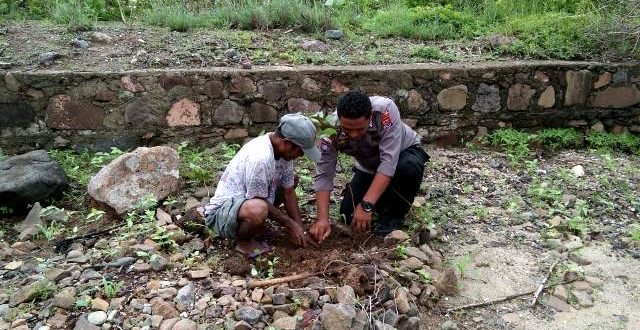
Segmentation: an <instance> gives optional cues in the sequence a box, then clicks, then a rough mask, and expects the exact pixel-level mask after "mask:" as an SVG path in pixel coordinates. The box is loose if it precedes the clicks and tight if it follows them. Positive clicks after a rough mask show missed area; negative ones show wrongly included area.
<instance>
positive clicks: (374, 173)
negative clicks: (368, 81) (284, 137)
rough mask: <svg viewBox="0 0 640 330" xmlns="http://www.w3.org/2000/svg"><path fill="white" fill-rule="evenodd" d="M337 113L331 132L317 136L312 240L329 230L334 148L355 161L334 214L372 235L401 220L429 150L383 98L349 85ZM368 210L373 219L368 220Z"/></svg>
mask: <svg viewBox="0 0 640 330" xmlns="http://www.w3.org/2000/svg"><path fill="white" fill-rule="evenodd" d="M337 115H338V121H339V124H338V125H337V134H336V135H335V136H331V137H327V138H323V139H321V140H320V145H319V146H320V152H321V155H322V156H321V158H320V161H319V162H318V163H317V166H316V171H317V173H316V177H315V183H314V189H315V191H316V206H317V217H318V219H317V221H316V223H315V224H313V226H312V227H311V229H310V230H309V232H310V234H311V235H312V237H313V238H314V239H315V240H316V241H317V242H318V243H321V242H322V241H323V240H325V239H326V238H327V237H328V236H329V234H330V233H331V225H330V223H329V198H330V195H331V190H332V189H333V179H334V177H335V173H336V164H337V159H338V152H343V153H345V154H347V155H350V156H353V157H354V158H355V160H356V163H355V166H354V169H353V171H354V175H353V178H352V179H351V182H349V183H348V184H347V186H346V188H345V190H344V191H343V196H344V198H343V200H342V204H341V205H340V214H341V215H342V216H344V219H345V220H346V221H347V222H350V223H351V227H352V229H353V230H354V231H355V232H364V231H367V230H370V229H372V230H373V233H374V234H376V235H386V234H388V233H389V232H391V231H393V230H395V229H398V228H400V227H401V226H402V224H403V222H404V218H405V216H406V215H407V213H408V212H409V209H410V208H411V204H412V203H413V199H414V198H415V196H416V194H417V193H418V191H419V189H420V183H421V182H422V175H423V173H424V166H425V163H426V162H427V161H428V159H429V156H428V155H427V153H426V152H425V151H424V150H423V149H422V147H421V146H420V137H419V136H418V134H417V133H416V132H415V131H414V130H412V129H411V128H410V127H409V126H407V125H406V124H404V123H403V122H402V120H401V118H400V111H399V110H398V107H397V106H396V104H395V103H394V102H393V100H391V99H389V98H386V97H381V96H372V97H368V96H367V95H366V94H365V93H363V92H360V91H351V92H348V93H347V94H345V95H344V96H343V97H342V98H341V99H340V100H339V102H338V107H337ZM374 213H375V214H376V215H377V219H376V221H375V223H374V224H373V225H372V216H373V214H374Z"/></svg>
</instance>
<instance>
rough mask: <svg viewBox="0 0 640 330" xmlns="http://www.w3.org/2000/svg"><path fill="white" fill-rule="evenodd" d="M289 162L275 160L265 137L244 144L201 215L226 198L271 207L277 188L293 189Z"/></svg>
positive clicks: (214, 209)
mask: <svg viewBox="0 0 640 330" xmlns="http://www.w3.org/2000/svg"><path fill="white" fill-rule="evenodd" d="M293 181H294V169H293V161H287V160H285V159H282V158H281V159H279V160H276V158H275V154H274V151H273V146H272V145H271V140H270V139H269V134H265V135H262V136H259V137H257V138H255V139H253V140H251V141H249V142H248V143H247V144H245V145H244V146H243V147H242V148H241V149H240V151H238V153H237V154H236V155H235V156H234V157H233V159H231V162H229V165H227V168H226V169H225V171H224V173H223V174H222V177H221V178H220V182H218V186H217V187H216V192H215V194H214V195H213V197H211V199H210V200H209V204H207V206H205V215H209V214H212V213H215V211H216V210H217V209H218V208H219V207H220V206H221V205H222V204H223V203H224V202H225V201H226V200H228V199H231V198H233V197H235V196H242V197H244V198H245V199H251V198H261V199H264V200H265V201H267V202H269V203H271V204H273V202H274V200H275V196H276V190H277V188H278V187H279V186H282V187H284V188H290V187H293V183H294V182H293Z"/></svg>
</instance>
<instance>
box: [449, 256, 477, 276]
mask: <svg viewBox="0 0 640 330" xmlns="http://www.w3.org/2000/svg"><path fill="white" fill-rule="evenodd" d="M472 261H473V259H472V258H471V254H465V255H464V256H463V257H460V258H457V259H454V260H453V262H452V263H453V265H454V266H455V267H456V269H458V271H459V272H460V277H462V278H464V275H465V273H466V271H467V268H468V267H469V265H470V264H471V262H472Z"/></svg>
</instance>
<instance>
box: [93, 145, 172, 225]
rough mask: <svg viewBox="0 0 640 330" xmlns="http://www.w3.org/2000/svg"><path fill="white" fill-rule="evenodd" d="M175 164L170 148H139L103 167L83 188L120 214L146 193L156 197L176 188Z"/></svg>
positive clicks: (167, 193)
mask: <svg viewBox="0 0 640 330" xmlns="http://www.w3.org/2000/svg"><path fill="white" fill-rule="evenodd" d="M179 163H180V157H179V156H178V153H177V152H176V151H175V150H174V149H172V148H170V147H166V146H158V147H152V148H146V147H140V148H137V149H135V150H134V151H133V152H130V153H126V154H124V155H122V156H120V157H118V158H116V159H115V160H114V161H112V162H111V163H109V164H108V165H107V166H105V167H103V168H102V169H101V170H100V171H99V172H98V173H97V174H96V175H95V176H93V177H92V178H91V179H90V181H89V186H88V188H87V189H88V192H89V195H91V197H93V198H94V199H95V200H97V201H100V202H102V203H105V204H107V205H109V206H111V207H112V208H113V209H114V210H115V211H116V212H117V213H118V214H123V213H125V212H128V211H131V210H133V209H134V207H135V205H136V204H137V203H138V202H140V201H141V200H142V199H143V198H144V197H145V196H148V195H149V194H152V195H153V196H154V197H155V198H156V199H158V200H160V199H163V198H165V197H167V196H168V195H170V194H171V193H173V192H175V191H177V189H178V184H179V181H180V180H179V176H178V165H179Z"/></svg>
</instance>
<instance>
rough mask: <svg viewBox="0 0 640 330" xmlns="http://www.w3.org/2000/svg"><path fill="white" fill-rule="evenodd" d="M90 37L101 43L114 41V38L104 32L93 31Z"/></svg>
mask: <svg viewBox="0 0 640 330" xmlns="http://www.w3.org/2000/svg"><path fill="white" fill-rule="evenodd" d="M89 39H90V40H91V41H93V42H96V43H101V44H110V43H111V42H112V41H113V38H111V37H110V36H109V35H107V34H105V33H102V32H93V33H92V34H91V35H90V36H89Z"/></svg>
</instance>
